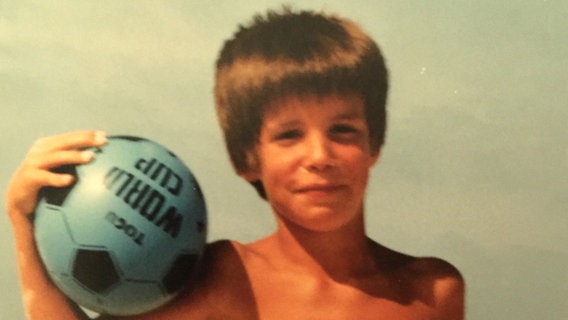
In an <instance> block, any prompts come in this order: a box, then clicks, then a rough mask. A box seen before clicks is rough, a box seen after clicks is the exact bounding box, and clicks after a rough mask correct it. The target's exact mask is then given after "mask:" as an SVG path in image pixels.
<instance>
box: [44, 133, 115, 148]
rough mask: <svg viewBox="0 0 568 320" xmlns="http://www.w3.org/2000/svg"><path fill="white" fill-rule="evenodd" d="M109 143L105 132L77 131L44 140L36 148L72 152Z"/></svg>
mask: <svg viewBox="0 0 568 320" xmlns="http://www.w3.org/2000/svg"><path fill="white" fill-rule="evenodd" d="M106 141H107V138H106V134H105V133H104V132H103V131H95V130H89V131H76V132H69V133H64V134H61V135H57V136H51V137H47V138H42V139H40V140H38V142H37V143H36V147H37V148H39V149H40V150H44V151H47V152H50V151H54V150H72V149H82V148H90V147H98V146H101V145H103V144H105V143H106Z"/></svg>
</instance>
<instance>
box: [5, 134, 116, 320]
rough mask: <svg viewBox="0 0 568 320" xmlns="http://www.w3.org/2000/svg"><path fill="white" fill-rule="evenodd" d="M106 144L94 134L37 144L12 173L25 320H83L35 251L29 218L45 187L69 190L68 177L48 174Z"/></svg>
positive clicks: (10, 203)
mask: <svg viewBox="0 0 568 320" xmlns="http://www.w3.org/2000/svg"><path fill="white" fill-rule="evenodd" d="M104 143H105V138H104V135H102V134H101V133H97V132H94V131H86V132H76V133H71V134H65V135H61V136H56V137H51V138H44V139H40V140H38V142H36V143H35V144H34V146H33V147H32V148H31V149H30V151H29V153H28V155H27V157H26V159H25V160H24V161H23V162H22V164H21V165H20V167H19V168H18V170H17V171H16V172H15V173H14V175H13V177H12V180H11V181H10V183H9V185H8V192H7V194H6V208H7V211H8V215H9V217H10V221H11V223H12V228H13V232H14V241H15V245H16V259H17V264H18V268H19V275H20V282H21V288H22V299H23V303H24V307H25V310H26V316H27V318H28V319H30V320H37V319H46V320H47V319H49V320H51V319H61V320H65V319H81V317H82V315H81V314H80V313H79V312H78V311H79V309H77V308H75V307H74V306H73V305H72V304H70V303H68V300H67V298H66V297H65V295H63V294H62V293H61V292H60V291H59V290H58V289H57V288H56V287H55V285H54V284H53V283H52V282H51V280H50V279H49V278H48V276H47V274H46V272H45V270H44V267H43V264H42V262H41V259H40V257H39V253H38V251H37V248H36V244H35V238H34V231H33V222H32V221H31V216H32V214H33V211H34V210H35V206H36V202H37V194H38V192H39V190H40V189H41V188H42V187H44V186H59V187H61V186H65V185H68V184H70V183H71V182H72V177H70V176H68V175H62V174H55V173H52V172H51V171H50V169H52V168H54V167H57V166H60V165H64V164H79V163H86V162H88V161H90V160H91V158H92V154H89V153H85V152H83V151H81V150H82V149H83V148H87V147H94V146H100V145H102V144H104Z"/></svg>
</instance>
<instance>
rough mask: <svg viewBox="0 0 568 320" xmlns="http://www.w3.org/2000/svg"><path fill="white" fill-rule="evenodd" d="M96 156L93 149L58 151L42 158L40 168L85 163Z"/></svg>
mask: <svg viewBox="0 0 568 320" xmlns="http://www.w3.org/2000/svg"><path fill="white" fill-rule="evenodd" d="M93 158H94V153H93V152H92V151H79V150H72V151H58V152H53V153H51V154H49V155H46V156H44V157H42V158H41V162H40V165H39V168H42V169H51V168H55V167H59V166H63V165H67V164H84V163H88V162H89V161H91V160H92V159H93Z"/></svg>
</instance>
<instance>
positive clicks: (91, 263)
mask: <svg viewBox="0 0 568 320" xmlns="http://www.w3.org/2000/svg"><path fill="white" fill-rule="evenodd" d="M72 272H73V277H74V278H75V279H76V280H77V281H79V283H81V284H82V285H83V286H85V287H87V288H88V289H89V290H91V291H93V292H96V293H98V294H102V293H104V292H105V291H107V290H108V289H110V288H111V287H112V286H113V285H115V284H117V283H118V282H119V281H120V273H119V271H118V270H117V267H116V265H115V263H114V261H113V259H112V257H111V255H110V253H109V252H108V251H106V250H102V249H78V250H77V252H76V255H75V259H74V260H73V270H72Z"/></svg>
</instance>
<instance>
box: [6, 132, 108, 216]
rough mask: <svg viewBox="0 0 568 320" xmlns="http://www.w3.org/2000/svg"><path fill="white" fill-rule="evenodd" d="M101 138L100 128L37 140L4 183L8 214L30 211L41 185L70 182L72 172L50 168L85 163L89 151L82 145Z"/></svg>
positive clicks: (94, 143)
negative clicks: (6, 182) (55, 171)
mask: <svg viewBox="0 0 568 320" xmlns="http://www.w3.org/2000/svg"><path fill="white" fill-rule="evenodd" d="M105 142H106V135H105V134H104V133H103V132H100V131H80V132H72V133H66V134H62V135H57V136H52V137H46V138H41V139H39V140H37V141H36V142H35V143H34V144H33V145H32V147H31V148H30V150H29V151H28V154H27V156H26V158H25V159H24V161H23V162H22V163H21V165H20V166H19V168H18V169H17V170H16V172H15V173H14V175H13V176H12V179H11V181H10V183H9V184H8V191H7V194H6V207H7V209H8V213H9V215H10V217H11V218H14V217H15V216H19V215H29V214H32V213H33V212H34V210H35V207H36V202H37V197H38V192H39V190H40V189H41V188H42V187H46V186H53V187H64V186H68V185H69V184H71V183H72V182H73V176H71V175H68V174H59V173H54V172H52V171H51V169H53V168H56V167H59V166H62V165H68V164H83V163H87V162H89V161H91V160H92V159H93V153H92V152H90V151H84V149H85V148H90V147H99V146H101V145H103V144H105Z"/></svg>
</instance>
